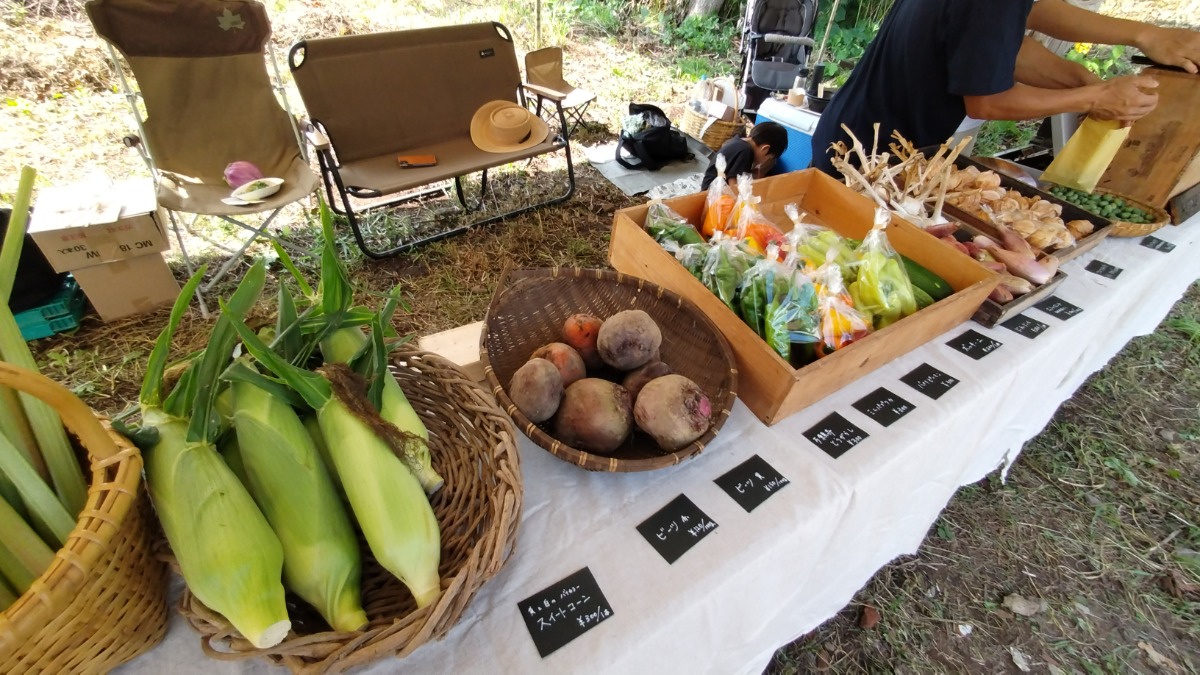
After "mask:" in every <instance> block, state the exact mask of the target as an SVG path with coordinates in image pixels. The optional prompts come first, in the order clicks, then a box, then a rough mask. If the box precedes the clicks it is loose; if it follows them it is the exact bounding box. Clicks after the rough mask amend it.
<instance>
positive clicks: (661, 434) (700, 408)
mask: <svg viewBox="0 0 1200 675" xmlns="http://www.w3.org/2000/svg"><path fill="white" fill-rule="evenodd" d="M712 415H713V410H712V402H711V401H709V399H708V395H707V394H705V393H704V390H703V389H701V388H700V385H698V384H696V383H695V382H693V381H691V380H689V379H688V378H686V377H684V376H682V375H663V376H662V377H658V378H655V379H653V380H651V381H649V382H647V383H646V385H645V386H644V387H642V391H641V393H640V394H638V398H637V404H636V405H635V406H634V407H633V417H634V419H635V420H636V421H637V426H638V428H639V429H641V430H642V431H644V432H646V433H647V434H650V436H651V437H653V438H654V440H655V442H657V443H658V445H659V447H661V448H662V449H664V450H678V449H680V448H682V447H684V446H686V445H687V444H689V443H691V442H692V441H695V440H696V439H698V438H700V437H701V436H703V435H704V432H706V431H708V427H709V426H711V425H712Z"/></svg>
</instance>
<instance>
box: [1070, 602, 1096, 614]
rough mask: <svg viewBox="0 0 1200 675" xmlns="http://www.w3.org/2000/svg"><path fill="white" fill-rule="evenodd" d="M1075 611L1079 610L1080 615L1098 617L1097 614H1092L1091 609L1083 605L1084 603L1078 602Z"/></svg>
mask: <svg viewBox="0 0 1200 675" xmlns="http://www.w3.org/2000/svg"><path fill="white" fill-rule="evenodd" d="M1075 609H1076V610H1078V611H1079V613H1080V614H1086V615H1088V616H1096V615H1095V614H1092V610H1091V608H1090V607H1088V606H1087V605H1085V604H1083V603H1082V602H1076V603H1075Z"/></svg>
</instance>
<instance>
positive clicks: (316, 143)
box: [303, 122, 329, 150]
mask: <svg viewBox="0 0 1200 675" xmlns="http://www.w3.org/2000/svg"><path fill="white" fill-rule="evenodd" d="M303 129H304V138H305V139H307V140H308V143H309V145H312V146H313V149H314V150H328V149H329V137H328V136H326V135H325V133H324V132H322V131H321V130H320V129H318V128H317V127H316V125H314V124H313V123H312V122H306V123H305V124H304V127H303Z"/></svg>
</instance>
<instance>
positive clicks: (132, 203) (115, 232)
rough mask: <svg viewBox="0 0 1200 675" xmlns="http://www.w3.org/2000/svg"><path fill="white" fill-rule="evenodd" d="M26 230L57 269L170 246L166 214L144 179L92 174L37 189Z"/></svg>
mask: <svg viewBox="0 0 1200 675" xmlns="http://www.w3.org/2000/svg"><path fill="white" fill-rule="evenodd" d="M29 234H30V235H31V236H32V237H33V240H34V241H35V242H37V245H38V248H40V249H41V250H42V254H43V255H45V256H46V260H48V261H49V262H50V265H51V266H53V267H54V270H55V271H56V272H74V271H75V270H79V269H83V268H85V267H89V266H92V265H100V264H103V263H108V262H113V261H115V260H124V259H126V258H132V257H135V256H144V255H146V254H149V253H159V252H162V251H166V250H167V249H168V248H170V244H169V239H168V237H167V229H166V215H165V213H164V212H163V211H162V209H161V208H160V207H159V206H158V202H157V200H156V199H155V197H154V185H153V183H151V182H150V180H149V179H143V180H123V181H116V182H113V181H96V180H93V181H90V182H85V183H80V184H78V185H72V186H68V187H57V188H47V189H45V190H42V191H41V192H40V193H39V195H38V200H37V205H36V207H35V208H34V211H33V215H32V217H31V218H30V220H29Z"/></svg>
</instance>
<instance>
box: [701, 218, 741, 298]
mask: <svg viewBox="0 0 1200 675" xmlns="http://www.w3.org/2000/svg"><path fill="white" fill-rule="evenodd" d="M709 243H710V244H711V247H710V248H709V251H708V256H707V257H706V259H705V261H704V270H703V274H702V278H701V279H700V280H701V281H703V282H704V285H705V286H707V287H708V289H709V290H711V291H712V292H713V294H714V295H716V296H717V297H718V298H720V299H721V302H724V303H725V305H726V306H728V307H729V309H731V310H733V311H734V312H735V313H736V312H737V311H738V309H737V295H738V289H739V288H741V285H742V277H743V276H744V275H745V274H746V270H747V269H749V268H750V263H751V258H750V256H748V255H746V254H745V253H744V252H742V251H741V250H740V249H738V247H737V243H736V242H734V241H733V240H731V239H728V238H726V237H724V236H723V234H722V233H717V234H716V235H713V238H712V241H710V242H709Z"/></svg>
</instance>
